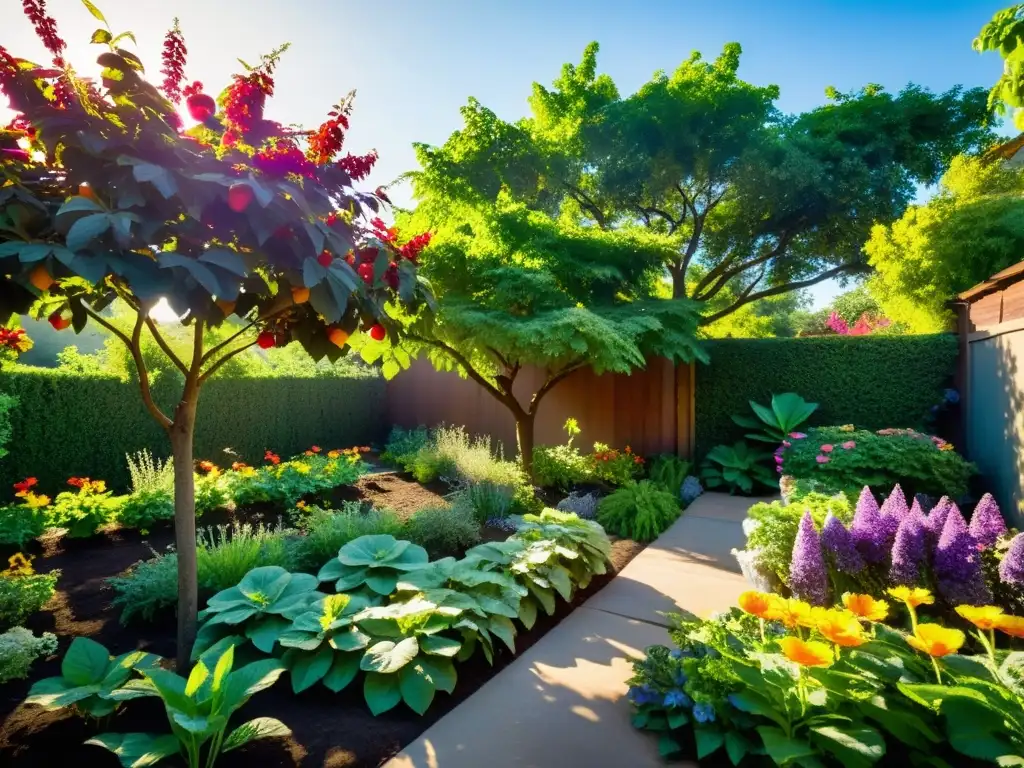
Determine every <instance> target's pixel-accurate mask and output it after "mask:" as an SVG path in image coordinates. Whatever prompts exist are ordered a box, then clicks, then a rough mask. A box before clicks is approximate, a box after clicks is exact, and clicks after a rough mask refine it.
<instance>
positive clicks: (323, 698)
mask: <svg viewBox="0 0 1024 768" xmlns="http://www.w3.org/2000/svg"><path fill="white" fill-rule="evenodd" d="M445 492H446V489H445V488H444V487H443V486H441V487H435V486H431V487H428V488H425V487H423V486H421V485H419V484H418V483H415V482H412V481H411V480H408V479H405V478H403V477H401V476H398V475H394V474H381V475H370V476H367V477H364V478H362V479H361V480H360V481H359V482H358V483H357V484H356V486H354V487H353V488H345V489H341V490H339V492H338V493H337V494H336V498H335V501H341V500H344V499H348V500H355V501H367V502H370V503H372V504H374V505H376V506H378V507H389V508H391V509H393V510H395V511H396V512H398V513H399V514H400V515H402V516H403V517H405V516H408V515H410V514H412V513H413V512H414V511H416V510H417V509H420V508H423V507H425V506H431V505H436V504H438V503H439V502H440V501H441V497H442V494H443V493H445ZM278 513H279V511H278V510H271V509H260V510H241V511H238V512H235V513H228V512H222V513H218V514H217V515H216V516H207V517H204V518H202V519H201V521H200V523H201V524H216V523H225V522H229V521H230V520H232V519H236V520H243V521H258V520H267V521H276V518H277V516H278ZM508 535H509V534H508V532H506V531H497V530H494V531H492V530H489V529H488V530H485V531H483V536H484V538H485V539H487V540H494V539H504V538H507V536H508ZM173 539H174V537H173V532H172V531H171V530H170V529H169V528H168V529H162V530H155V531H152V532H151V533H150V534H148V535H142V534H141V533H139V532H138V531H132V530H111V531H107V532H105V533H103V534H101V535H98V536H94V537H92V538H89V539H84V540H78V541H75V540H68V539H50V540H48V541H45V542H42V543H38V544H34V545H33V546H34V547H35V551H34V552H33V553H34V554H36V555H37V558H36V560H35V562H34V563H33V565H34V567H35V568H36V570H37V571H39V572H48V571H52V570H60V571H61V576H60V579H59V581H58V583H57V589H58V591H57V594H56V595H55V596H54V599H53V600H52V601H51V603H50V604H48V605H47V607H46V609H45V610H44V611H42V612H40V613H38V614H36V615H35V616H32V617H31V618H30V619H29V620H28V621H27V622H26V626H27V627H28V628H29V629H31V630H33V631H34V632H37V633H38V632H42V631H50V632H54V633H55V634H57V636H58V638H59V641H60V648H59V655H58V656H55V657H53V658H51V659H49V660H40V661H38V662H37V663H36V664H35V665H34V666H33V668H32V672H31V680H19V681H13V682H10V683H7V684H6V685H2V686H0V723H2V725H0V765H2V766H12V767H13V766H18V767H19V768H20V767H24V766H40V767H42V766H47V767H50V766H55V765H60V764H62V763H64V762H65V761H66V760H68V759H69V758H70V759H72V760H78V761H83V764H85V765H88V766H90V768H91V767H92V766H95V767H96V768H105V767H109V768H116V767H117V766H118V761H117V759H116V757H114V755H113V754H111V753H109V752H107V751H106V750H104V749H102V748H100V747H93V746H84V745H83V744H82V743H83V742H84V741H85V740H86V739H88V738H91V737H92V736H94V735H96V734H98V733H102V732H117V733H129V732H140V731H141V732H148V733H167V732H168V730H169V728H168V726H167V722H166V716H165V714H164V712H163V708H162V705H161V703H160V702H159V701H158V700H157V699H138V700H135V701H131V702H128V703H127V704H126V705H125V706H124V707H122V708H121V710H120V711H119V712H118V713H117V714H116V715H114V716H113V717H112V718H111V720H110V722H108V723H105V724H104V725H103V726H102V727H99V726H98V725H97V724H95V723H91V722H86V721H85V720H83V719H82V718H80V717H78V716H76V715H73V714H71V713H70V712H69V711H67V710H62V711H57V712H45V711H43V709H42V708H40V707H36V706H25V705H22V704H21V702H22V700H23V699H24V698H25V696H26V695H27V693H28V689H29V687H30V685H31V682H32V681H34V680H38V679H40V678H43V677H50V676H53V675H58V674H60V656H63V654H64V652H65V651H66V650H67V647H68V645H69V644H70V642H71V639H72V638H73V637H75V636H86V637H91V638H93V639H94V640H97V641H98V642H100V643H103V644H104V645H105V646H107V648H109V649H110V650H111V652H112V653H115V654H117V653H124V652H126V651H129V650H133V649H137V648H138V649H143V650H146V651H150V652H152V653H157V654H160V655H161V656H166V657H169V658H173V656H174V644H175V625H174V617H173V616H172V615H169V616H167V617H166V618H164V619H163V620H162V621H160V622H159V623H157V624H140V625H132V626H129V627H123V626H121V625H120V624H119V623H118V616H117V611H116V610H115V609H113V608H111V607H110V600H111V598H112V593H111V591H110V590H109V589H108V588H107V587H106V585H105V579H107V578H109V577H111V576H115V575H117V574H119V573H121V572H123V571H124V570H125V569H127V568H128V567H129V566H131V565H132V564H134V563H136V562H138V561H139V560H143V559H147V558H149V557H151V556H152V550H156V551H161V550H163V549H164V548H166V547H167V545H169V544H171V543H172V542H173ZM641 549H643V545H641V544H638V543H636V542H633V541H628V540H620V541H614V542H613V544H612V562H613V568H612V570H611V571H610V572H609V573H608V574H607V575H605V576H601V577H598V578H596V579H594V581H593V583H592V585H591V586H590V587H589V588H588V589H587V590H585V591H582V592H580V593H578V594H577V595H576V597H575V599H574V600H573V602H572V604H566V603H562V602H559V604H558V609H557V612H556V614H555V615H554V616H550V617H548V616H543V617H540V618H538V620H537V624H536V625H535V626H534V628H533V629H532V630H531V631H530V632H523V633H522V634H520V635H519V636H518V637H517V638H516V648H517V650H518V651H519V652H522V651H523V650H525V649H526V648H529V647H530V646H531V645H533V644H534V643H536V642H537V641H538V640H539V639H540V638H541V637H543V636H544V635H545V634H546V633H547V632H548V631H549V630H550V629H551V628H552V627H554V626H555V625H556V624H558V622H560V621H561V620H562V619H563V618H565V617H566V616H567V615H568V614H569V613H571V612H572V610H573V609H574V608H575V607H576V606H577V605H579V604H580V603H582V602H583V601H585V600H587V599H588V598H590V597H591V596H592V595H593V594H594V593H595V592H597V591H598V590H599V589H601V588H602V587H603V586H604V585H605V584H607V583H608V581H609V580H610V579H611V577H612V576H613V575H614V573H616V572H618V571H619V570H621V569H622V567H623V566H625V564H626V563H628V562H629V561H630V560H632V559H633V557H635V556H636V555H637V554H638V553H639V551H640V550H641ZM513 658H514V656H513V655H512V654H511V653H510V652H509V651H508V650H507V649H505V648H504V647H503V646H502V647H500V648H498V649H497V653H496V657H495V660H494V666H493V667H492V666H490V665H488V664H487V662H486V661H485V660H484V658H483V656H482V655H480V654H477V655H476V656H474V657H473V658H472V659H470V660H469V661H467V662H466V663H464V664H460V665H459V666H458V674H459V682H458V685H457V687H456V689H455V693H454V695H451V696H449V695H448V694H445V693H438V695H437V698H436V699H435V701H434V703H433V705H432V706H431V708H430V710H429V711H428V712H427V714H426V715H424V716H423V717H420V716H418V715H416V714H415V713H413V712H412V711H411V710H409V709H408V708H406V707H405V706H404V705H399V706H398V707H396V708H395V709H394V710H392V711H390V712H388V713H386V714H384V715H381V716H380V717H373V716H372V715H371V714H370V712H369V710H368V709H367V707H366V705H365V703H364V701H363V696H362V687H361V685H358V684H355V685H352V686H350V687H349V688H348V689H346V690H345V691H342V692H341V693H340V694H333V693H331V692H330V691H328V690H327V689H326V688H323V687H322V686H315V687H314V688H313V689H311V690H308V691H305V692H304V693H302V694H300V695H295V694H293V693H292V691H291V688H290V683H289V681H288V677H287V675H285V676H283V677H282V679H281V680H280V681H279V682H278V683H277V684H275V685H274V686H273V688H271V689H270V690H267V691H264V692H262V693H259V694H257V695H256V696H255V697H254V698H253V699H252V700H251V701H250V702H249V704H247V705H246V706H245V708H244V709H243V710H241V711H240V712H239V713H238V714H236V715H235V717H234V718H233V719H232V723H233V725H237V724H240V723H242V722H244V721H245V720H246V719H249V718H252V717H260V716H269V717H277V718H278V719H280V720H282V721H283V722H284V723H286V724H287V725H288V726H289V727H290V728H291V729H292V736H291V737H289V738H288V739H285V740H280V739H278V740H272V741H266V742H256V743H254V744H251V745H250V746H248V747H245V748H243V749H240V750H237V751H235V752H230V753H228V754H227V755H225V756H224V757H223V758H222V759H221V760H220V761H219V762H218V765H221V766H224V767H225V768H231V767H232V766H243V765H245V766H260V768H264V767H266V768H273V767H275V766H331V767H332V768H341V767H342V766H344V767H345V768H354V767H356V766H360V767H370V766H379V765H381V764H382V763H384V762H386V761H387V760H388V759H389V758H391V757H393V756H394V755H395V754H397V753H398V752H399V751H400V750H401V749H402V748H403V747H404V746H405V745H407V744H409V743H410V742H412V741H413V740H414V739H416V738H417V737H418V736H419V735H420V734H421V733H422V732H423V731H424V730H426V729H427V728H428V727H429V726H430V725H431V724H432V723H434V722H435V721H437V720H438V719H439V718H441V717H442V716H444V715H445V714H446V713H447V712H448V711H450V710H451V709H452V708H453V707H455V706H456V705H457V704H459V703H460V702H461V701H463V700H464V699H466V698H467V697H468V696H470V695H471V694H472V693H473V692H474V691H476V690H477V689H478V688H479V687H480V686H481V685H483V684H484V683H485V682H487V680H489V679H490V678H491V677H493V676H494V675H495V674H496V673H497V672H498V671H500V670H501V669H503V668H504V667H505V666H507V665H508V664H509V663H510V662H511V661H512V659H513Z"/></svg>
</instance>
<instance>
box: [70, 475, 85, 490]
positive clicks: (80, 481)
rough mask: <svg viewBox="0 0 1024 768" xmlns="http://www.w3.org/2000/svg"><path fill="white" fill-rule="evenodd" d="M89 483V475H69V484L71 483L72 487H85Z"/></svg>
mask: <svg viewBox="0 0 1024 768" xmlns="http://www.w3.org/2000/svg"><path fill="white" fill-rule="evenodd" d="M88 484H89V478H88V477H69V478H68V485H70V486H71V487H72V488H84V487H85V486H87V485H88Z"/></svg>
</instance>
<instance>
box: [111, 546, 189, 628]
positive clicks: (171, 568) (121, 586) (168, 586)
mask: <svg viewBox="0 0 1024 768" xmlns="http://www.w3.org/2000/svg"><path fill="white" fill-rule="evenodd" d="M107 584H108V585H109V586H110V588H111V589H112V590H113V591H114V598H113V599H112V600H111V601H110V604H111V606H113V607H115V608H119V609H120V611H121V617H120V619H119V620H120V622H121V624H129V623H131V621H132V620H133V619H135V618H136V617H138V618H141V619H142V620H143V621H155V620H156V618H157V616H158V615H160V614H163V613H165V612H166V611H171V612H173V611H174V609H175V607H176V606H177V603H178V555H177V554H175V553H174V552H169V553H164V554H158V553H156V552H154V553H153V557H152V558H151V559H149V560H143V561H141V562H138V563H136V564H135V565H133V566H132V567H131V568H130V569H129V570H128V571H127V572H126V573H125V574H123V575H121V576H114V577H112V578H109V579H107Z"/></svg>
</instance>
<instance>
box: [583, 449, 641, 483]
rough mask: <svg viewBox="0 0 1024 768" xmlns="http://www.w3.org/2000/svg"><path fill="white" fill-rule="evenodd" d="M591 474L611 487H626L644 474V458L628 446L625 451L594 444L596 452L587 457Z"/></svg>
mask: <svg viewBox="0 0 1024 768" xmlns="http://www.w3.org/2000/svg"><path fill="white" fill-rule="evenodd" d="M587 460H588V461H589V463H590V473H591V475H592V476H593V477H594V478H596V479H597V480H602V481H604V482H606V483H609V484H610V485H626V484H627V483H628V482H629V481H630V480H634V479H636V478H637V477H640V476H641V475H642V474H643V472H644V458H643V456H640V455H639V454H636V453H633V449H632V448H630V447H629V446H628V445H627V446H626V447H625V448H624V449H623V450H621V451H620V450H618V449H617V448H611V447H610V446H607V445H605V444H604V443H594V452H593V453H592V454H590V456H588V457H587Z"/></svg>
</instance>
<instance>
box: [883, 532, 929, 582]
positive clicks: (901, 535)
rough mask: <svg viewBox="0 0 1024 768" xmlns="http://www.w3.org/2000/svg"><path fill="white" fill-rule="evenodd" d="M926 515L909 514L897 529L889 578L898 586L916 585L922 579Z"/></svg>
mask: <svg viewBox="0 0 1024 768" xmlns="http://www.w3.org/2000/svg"><path fill="white" fill-rule="evenodd" d="M924 539H925V536H924V515H917V516H915V515H908V516H907V517H905V518H903V521H902V522H901V523H900V527H899V528H898V529H897V530H896V541H895V542H894V543H893V546H892V568H890V569H889V578H890V580H891V581H892V583H893V584H895V585H897V586H906V587H914V586H917V585H918V584H919V583H920V580H921V564H922V563H923V562H924V559H925V549H924Z"/></svg>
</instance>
